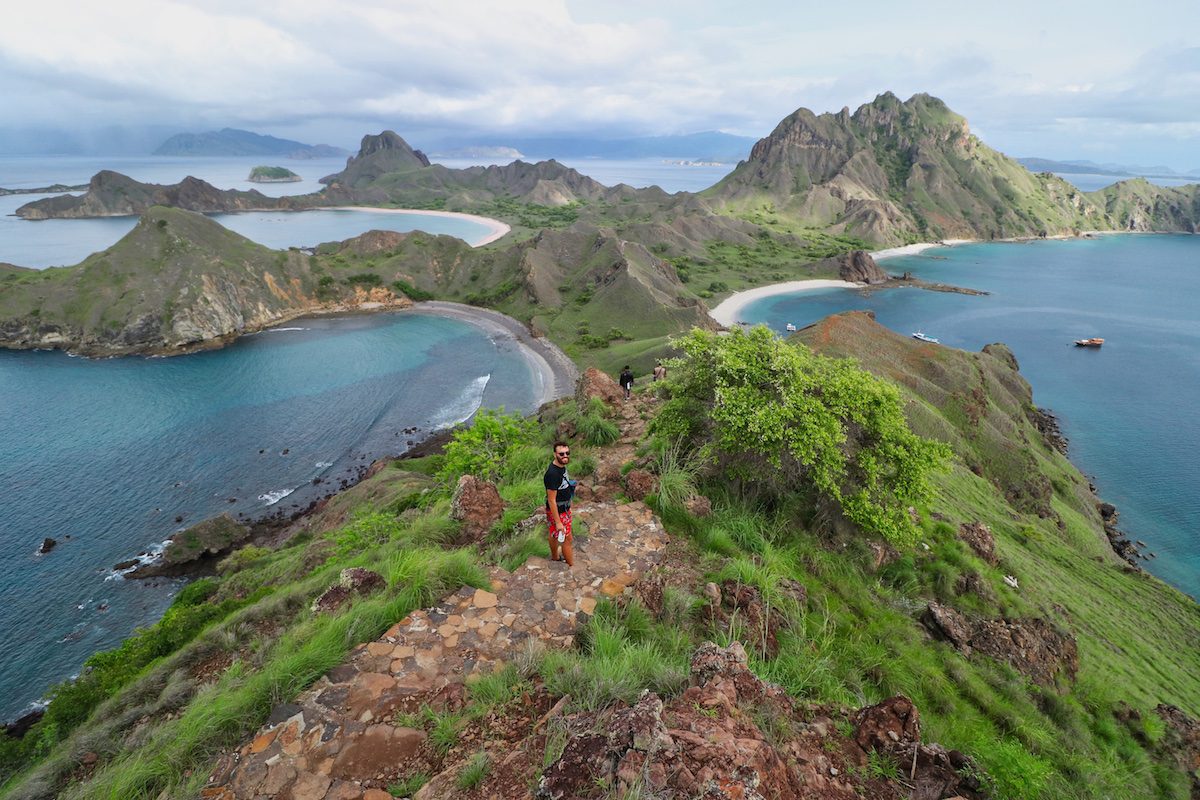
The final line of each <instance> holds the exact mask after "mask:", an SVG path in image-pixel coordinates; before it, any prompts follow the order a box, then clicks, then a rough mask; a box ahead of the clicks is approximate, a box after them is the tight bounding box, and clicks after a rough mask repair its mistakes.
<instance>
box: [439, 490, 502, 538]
mask: <svg viewBox="0 0 1200 800" xmlns="http://www.w3.org/2000/svg"><path fill="white" fill-rule="evenodd" d="M503 515H504V501H503V500H501V499H500V492H499V491H497V490H496V484H494V483H491V482H489V481H485V480H482V479H481V478H477V477H475V476H474V475H463V476H462V477H461V478H459V479H458V484H457V485H455V487H454V495H453V497H451V499H450V519H452V520H454V521H455V522H461V523H462V532H461V533H460V534H459V537H458V542H459V543H460V544H466V543H467V542H477V541H479V540H480V539H482V538H483V537H484V536H486V535H487V533H488V531H490V530H491V529H492V525H494V524H495V523H496V522H497V521H498V520H499V519H500V517H501V516H503Z"/></svg>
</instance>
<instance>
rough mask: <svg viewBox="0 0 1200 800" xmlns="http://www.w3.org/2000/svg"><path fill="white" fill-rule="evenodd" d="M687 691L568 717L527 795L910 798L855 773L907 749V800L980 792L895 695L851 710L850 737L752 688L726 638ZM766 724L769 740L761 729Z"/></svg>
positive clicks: (783, 697)
mask: <svg viewBox="0 0 1200 800" xmlns="http://www.w3.org/2000/svg"><path fill="white" fill-rule="evenodd" d="M689 684H690V685H689V687H688V688H687V689H686V690H685V691H684V692H683V693H682V694H680V695H679V696H677V697H675V698H672V699H670V700H664V699H663V698H661V697H659V696H658V695H657V694H654V693H653V692H646V693H644V694H643V695H642V697H641V699H640V700H638V702H637V703H636V704H634V705H633V706H630V707H623V708H620V707H619V708H616V709H612V710H609V711H605V712H601V713H599V714H588V713H584V714H577V715H574V716H572V717H570V718H568V719H567V720H566V721H565V722H564V727H565V728H566V729H567V730H568V732H569V734H568V736H569V738H568V740H567V743H566V746H565V747H564V749H563V752H562V755H561V756H560V757H559V758H558V759H557V760H556V761H554V763H552V764H550V765H549V766H548V767H547V768H546V769H545V771H544V773H543V774H542V778H541V780H540V782H539V784H538V787H537V790H536V792H535V794H534V796H535V797H536V798H538V800H572V799H573V798H578V797H587V796H591V794H590V792H591V790H592V788H593V787H595V786H597V785H602V786H608V787H610V788H611V789H612V790H613V791H614V792H615V793H616V796H618V797H619V796H622V795H623V794H624V793H626V792H631V791H641V792H643V793H645V795H649V796H654V797H704V798H709V797H711V798H747V799H749V798H772V797H778V798H784V797H795V798H799V797H805V798H817V797H820V798H829V799H830V800H835V799H838V798H845V799H846V800H850V798H858V797H863V796H867V797H875V798H898V797H901V796H905V797H907V796H910V795H909V794H908V791H907V790H906V789H905V788H903V787H901V786H900V785H899V783H898V782H889V781H887V780H886V779H880V778H870V777H859V776H861V775H862V774H863V773H864V772H865V770H863V767H864V766H865V765H866V763H867V761H868V753H870V752H871V751H879V752H881V753H883V754H885V755H887V756H889V757H892V758H895V759H896V760H897V761H902V762H903V763H905V764H906V765H907V764H909V763H910V762H911V761H913V758H914V751H915V756H916V758H915V761H916V768H915V770H913V772H912V773H911V774H909V773H908V772H907V771H906V778H908V779H909V780H911V781H912V782H913V783H915V786H916V787H917V789H916V792H917V793H916V794H915V795H912V796H917V797H929V798H942V797H946V798H949V797H956V796H957V797H963V798H978V797H982V796H983V795H982V794H981V792H980V790H981V785H980V783H979V781H978V779H977V778H975V777H974V776H973V775H971V774H970V773H969V768H970V764H969V762H968V760H967V759H966V757H965V756H963V755H962V754H961V753H956V752H952V751H951V752H948V751H946V750H945V749H943V748H941V747H938V746H937V745H922V744H920V743H919V737H918V714H917V710H916V708H915V707H913V705H912V703H911V702H909V701H908V700H907V699H905V698H903V697H895V698H892V699H890V700H888V701H885V702H884V703H882V704H880V705H879V706H875V707H872V708H868V709H864V710H863V711H861V712H858V714H857V715H855V716H854V719H855V720H856V721H857V724H856V726H855V727H856V730H855V735H854V737H847V736H843V735H842V734H840V733H839V732H838V730H837V726H836V724H835V723H837V722H843V723H844V722H849V720H846V719H845V718H842V717H840V714H839V712H836V711H831V710H823V709H805V708H801V707H800V706H798V705H797V704H796V703H795V701H793V700H792V699H791V698H790V697H788V696H787V694H786V693H785V692H783V690H782V689H780V688H778V687H776V686H772V685H770V684H767V683H764V682H763V681H761V680H759V679H758V678H757V677H756V676H755V675H754V674H753V673H752V672H750V670H749V669H748V668H747V666H746V653H745V651H744V650H743V649H742V647H741V645H740V644H738V643H736V642H735V643H734V644H733V645H731V646H730V647H729V648H726V649H723V648H720V647H718V646H717V645H714V644H712V643H705V644H703V645H701V646H700V648H698V649H697V650H696V652H695V654H694V656H693V658H692V664H691V676H690V679H689ZM768 722H770V723H771V727H772V731H771V734H770V735H768V734H767V733H766V732H764V730H763V727H762V726H763V725H764V724H768ZM960 770H962V771H961V772H960ZM909 780H906V781H905V783H908V782H909ZM909 785H910V786H911V785H912V784H909Z"/></svg>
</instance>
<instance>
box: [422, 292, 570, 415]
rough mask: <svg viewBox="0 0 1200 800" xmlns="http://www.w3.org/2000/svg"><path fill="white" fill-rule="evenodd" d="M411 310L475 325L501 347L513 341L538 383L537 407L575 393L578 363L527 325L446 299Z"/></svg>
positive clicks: (499, 314)
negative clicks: (532, 332)
mask: <svg viewBox="0 0 1200 800" xmlns="http://www.w3.org/2000/svg"><path fill="white" fill-rule="evenodd" d="M412 310H413V311H417V312H424V313H426V314H437V315H439V316H443V317H451V318H453V319H457V320H461V321H462V322H466V323H468V324H471V325H475V326H476V327H478V328H482V329H483V330H484V331H485V332H487V334H488V335H489V336H491V337H492V340H493V341H495V342H497V343H498V344H499V343H501V342H506V341H507V342H511V343H512V345H513V346H514V347H516V348H517V349H518V350H520V352H521V354H522V355H523V356H524V357H525V360H526V362H527V363H528V364H529V367H530V369H532V370H533V373H534V376H535V379H536V380H537V381H538V397H539V399H538V405H541V404H543V403H548V402H550V401H551V400H557V399H558V398H560V397H568V396H570V395H572V394H574V393H575V382H576V381H577V380H578V379H579V368H578V367H576V366H575V362H574V361H572V360H571V359H570V358H569V357H568V356H567V354H566V353H564V352H563V351H562V350H559V349H558V347H557V346H556V345H554V344H553V343H551V342H550V341H548V340H547V339H544V338H539V337H535V336H533V335H532V334H530V333H529V331H528V330H527V329H526V328H525V326H524V325H522V324H521V323H520V322H518V321H517V320H515V319H513V318H512V317H509V316H506V315H504V314H501V313H500V312H499V311H492V310H490V309H486V308H477V307H476V306H468V305H463V304H462V303H450V302H447V301H445V300H429V301H427V302H423V303H415V304H414V305H413V306H412Z"/></svg>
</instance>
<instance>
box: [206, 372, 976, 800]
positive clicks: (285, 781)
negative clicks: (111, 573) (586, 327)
mask: <svg viewBox="0 0 1200 800" xmlns="http://www.w3.org/2000/svg"><path fill="white" fill-rule="evenodd" d="M603 377H606V376H598V375H595V374H593V375H592V376H591V378H590V379H589V378H588V377H587V376H586V375H585V377H584V379H583V380H581V381H580V390H579V391H580V394H581V396H582V397H583V398H585V399H586V398H588V397H592V396H597V397H606V396H608V395H611V394H612V391H611V389H612V387H610V386H608V385H607V384H608V383H611V379H608V381H607V383H606V382H605V380H602V378H603ZM652 402H653V401H651V400H648V399H646V398H643V397H638V398H636V399H635V401H634V402H631V403H624V402H622V401H621V400H620V398H619V397H618V398H611V403H612V405H613V406H614V408H615V411H616V413H617V419H618V420H619V424H620V428H621V432H622V437H621V439H620V440H619V441H618V442H617V443H615V444H614V445H613V446H612V447H611V448H606V450H605V458H604V460H603V461H602V463H601V464H600V465H599V466H598V468H597V470H596V472H595V474H594V475H593V476H591V477H590V478H589V479H588V481H587V483H586V484H581V491H580V492H579V502H578V504H577V505H578V507H577V509H576V530H577V531H579V533H578V534H577V538H576V557H577V562H576V565H575V567H574V569H567V568H566V566H565V565H563V564H559V563H551V562H548V561H547V560H545V559H543V558H531V559H530V560H528V561H527V562H526V563H525V564H524V566H522V567H521V568H519V569H517V570H516V571H515V572H512V573H508V572H506V571H504V570H502V569H499V568H496V569H493V570H492V572H491V574H490V581H491V585H490V589H472V588H470V587H464V588H463V589H461V590H460V591H458V592H457V593H455V594H453V595H451V596H449V597H447V598H444V599H443V600H442V601H441V602H440V603H438V604H437V605H435V606H434V607H431V608H428V609H424V610H421V611H417V612H414V613H413V614H410V615H409V616H408V617H406V618H405V619H403V620H400V621H399V622H398V623H396V624H395V625H393V626H392V627H391V628H390V629H388V631H387V632H385V633H384V635H383V636H381V637H380V638H379V639H377V640H375V641H372V642H369V643H367V644H365V645H362V646H360V647H359V648H357V649H356V650H355V651H354V653H353V654H352V656H351V658H350V659H349V660H348V661H347V662H346V663H344V664H342V665H341V666H338V667H336V668H334V669H333V670H331V671H330V672H329V673H328V674H327V675H326V676H325V677H323V678H321V679H320V680H318V681H317V683H316V684H314V685H313V687H312V688H311V689H309V690H308V691H306V692H305V693H304V694H302V695H301V696H300V697H299V698H296V699H295V700H294V701H293V702H289V703H284V704H281V705H279V706H277V707H276V709H275V710H274V711H273V713H272V715H271V718H270V720H269V721H268V723H267V724H266V725H265V726H264V727H263V728H262V729H261V730H260V731H259V733H258V734H257V735H255V736H254V737H253V738H252V739H251V740H248V741H247V742H246V743H245V744H244V745H243V746H242V747H240V748H238V749H237V750H235V751H232V752H230V753H228V754H226V755H225V756H224V757H223V758H221V759H220V760H219V762H218V764H217V766H216V768H215V769H214V770H213V772H212V774H211V777H210V780H209V784H208V786H207V787H206V788H205V789H204V790H203V791H202V792H201V797H202V798H206V800H252V799H257V798H260V797H280V798H292V799H293V800H384V798H386V797H390V796H393V794H389V792H388V787H393V788H394V787H396V786H401V785H416V783H419V784H422V785H421V786H420V788H419V790H414V791H415V794H414V795H412V796H413V797H415V798H416V800H439V799H440V798H447V799H449V798H456V799H457V798H461V799H463V800H477V799H478V800H482V799H483V798H490V799H491V800H509V799H510V798H511V799H512V800H516V799H517V798H538V800H582V799H583V798H593V797H594V798H602V797H620V796H627V795H629V793H634V792H642V793H643V794H642V795H641V796H654V797H663V798H667V797H670V798H691V797H704V798H714V800H715V799H716V798H769V797H774V798H847V799H849V798H853V797H862V796H869V797H877V798H901V797H919V798H931V799H936V798H979V797H983V796H985V795H984V794H982V784H981V782H980V780H979V777H978V774H977V770H976V769H975V768H973V767H972V765H971V763H970V761H969V760H968V759H967V758H966V757H965V756H964V755H962V754H961V753H957V752H954V751H946V750H945V749H943V748H941V747H939V746H937V745H934V744H928V743H923V742H922V741H921V737H920V723H919V713H918V711H917V709H916V708H915V707H914V706H913V704H912V703H911V702H909V701H908V700H906V699H905V698H903V697H893V698H890V699H888V700H886V701H885V702H883V703H881V704H878V705H876V706H871V707H867V708H863V709H860V710H851V709H844V708H832V707H824V706H812V705H804V704H800V703H798V702H796V701H795V700H793V699H792V698H790V697H789V696H787V694H786V693H785V692H783V690H781V689H780V688H778V687H776V686H772V685H771V684H769V683H765V682H763V681H762V680H760V679H759V678H757V677H756V676H755V675H754V674H753V673H751V672H750V670H749V669H748V666H747V656H746V652H745V650H744V649H743V646H742V644H741V643H739V642H734V643H733V644H732V645H731V646H730V647H728V648H721V647H718V646H717V645H715V644H712V643H706V644H704V645H702V646H701V647H700V648H699V649H697V650H696V652H695V654H694V655H693V657H692V662H691V669H690V675H689V677H688V679H687V686H686V687H685V688H684V689H683V690H682V691H681V692H680V693H678V694H676V695H674V696H668V697H664V696H660V695H658V694H655V693H653V692H646V693H644V694H643V695H642V696H641V699H640V700H638V702H636V703H635V704H633V705H625V704H620V703H618V704H617V705H614V706H609V707H606V708H604V709H602V710H599V711H587V710H578V709H573V707H572V705H571V702H570V700H571V698H570V697H569V696H556V695H554V694H552V693H550V692H548V691H547V690H546V689H545V688H544V687H543V686H540V685H538V684H537V683H536V682H535V683H534V684H533V687H532V689H531V690H530V691H529V692H527V693H525V694H523V695H522V696H520V697H518V698H515V699H514V700H512V701H510V702H509V703H507V704H506V705H505V706H503V707H502V708H497V709H493V710H492V711H490V712H488V713H487V714H485V715H483V716H471V715H467V716H466V717H465V720H466V722H465V723H464V727H463V728H462V729H460V730H459V731H458V733H457V735H456V738H455V740H454V743H453V744H451V745H450V746H449V747H448V748H447V747H445V746H443V745H440V744H439V743H438V742H436V741H434V740H433V739H431V734H430V732H429V731H427V730H426V729H425V728H424V727H423V726H422V725H420V724H418V722H417V721H418V720H419V719H420V718H421V714H422V713H436V714H460V713H463V712H464V710H465V709H466V708H467V707H468V705H469V703H470V696H471V688H470V687H471V685H472V681H474V680H476V679H477V678H478V677H479V676H482V675H488V674H495V673H496V672H497V671H499V670H501V669H503V668H504V667H505V665H513V666H515V667H516V668H518V669H524V668H525V667H523V666H522V665H523V664H527V663H528V659H529V658H531V657H532V656H533V655H534V654H536V653H538V652H539V651H542V650H545V649H547V648H549V649H553V648H570V647H572V646H573V645H574V644H575V634H576V632H577V626H578V625H579V624H581V623H584V622H586V621H587V620H588V619H589V617H590V615H591V614H592V613H593V611H594V610H595V608H596V604H597V601H598V600H601V599H605V598H607V599H610V600H612V601H614V602H616V603H617V604H623V603H626V602H628V601H629V600H631V599H632V598H634V597H637V598H638V599H640V600H642V601H643V602H645V603H646V606H647V607H648V608H649V609H650V610H651V611H652V613H662V605H661V598H662V591H663V585H664V583H663V582H664V580H667V581H676V582H677V581H684V582H687V581H691V580H695V578H696V573H695V571H694V568H690V567H688V566H687V565H686V557H685V558H684V563H682V564H680V565H679V566H678V567H676V566H674V565H673V566H671V567H670V568H668V567H667V566H666V562H667V561H671V562H672V563H673V564H674V562H675V561H676V560H677V559H679V556H677V555H676V556H672V555H670V553H671V549H672V547H673V545H672V543H671V541H670V539H669V537H668V536H667V534H666V532H665V530H664V529H663V527H662V525H661V523H660V522H659V521H658V520H657V518H656V516H655V515H654V513H653V512H652V511H651V510H650V509H649V508H647V507H646V506H645V505H644V504H642V503H640V502H636V501H635V502H614V501H613V500H611V499H602V498H606V497H613V496H614V495H615V493H616V492H617V491H619V490H620V488H621V482H622V480H621V476H620V473H619V471H616V470H614V469H612V468H611V465H612V464H614V463H621V462H622V461H623V460H625V459H627V458H629V457H632V456H633V455H634V445H635V443H636V442H637V440H638V439H639V438H640V437H641V435H642V432H643V430H644V424H645V423H644V420H643V419H642V417H643V415H644V412H645V411H646V410H647V404H648V403H652ZM626 479H627V478H626ZM476 483H477V482H475V483H471V486H472V488H471V489H469V490H468V489H466V488H465V487H464V488H463V489H462V490H461V492H460V493H467V492H478V491H480V487H479V486H477V485H476ZM614 484H615V486H614ZM468 505H471V504H468ZM461 515H462V516H464V517H466V516H470V514H466V513H464V514H461ZM485 516H486V513H485ZM360 572H365V571H360ZM368 578H369V576H363V575H358V576H350V577H347V576H345V575H343V580H342V582H341V583H340V584H338V585H335V586H333V587H331V588H330V590H329V592H327V593H326V594H330V593H336V594H337V598H336V599H337V602H339V603H340V602H344V600H343V599H341V598H348V597H349V596H350V594H351V592H352V591H354V590H352V589H351V588H349V587H350V585H351V584H355V582H357V583H356V584H355V585H363V583H364V582H366V581H367V580H368ZM746 588H748V587H742V586H739V585H736V584H729V585H726V586H725V587H723V588H718V587H715V586H713V587H711V589H707V590H706V593H708V594H710V597H712V598H713V599H712V606H711V608H712V612H713V613H715V614H721V613H728V612H726V611H723V610H722V609H729V610H731V611H734V613H742V614H747V613H749V614H754V613H758V614H760V615H762V619H764V620H766V619H768V618H769V617H770V612H768V611H766V610H765V608H764V606H763V604H762V603H761V601H759V600H758V598H757V596H756V595H755V594H754V593H753V591H751V592H750V593H746V592H745V591H744V589H746ZM366 591H369V585H368V588H367V589H366ZM795 591H796V592H797V594H798V596H799V598H800V600H801V601H803V587H802V586H799V585H798V584H797V586H796V587H795ZM656 598H657V599H656ZM330 602H333V601H332V600H331V601H330ZM326 605H328V604H326ZM324 608H325V606H320V605H318V606H314V609H315V610H318V611H323V610H324ZM769 627H770V626H769V625H765V626H764V628H769ZM749 644H750V645H751V646H753V647H756V648H757V647H762V646H764V642H762V641H751V642H750V643H749ZM423 709H427V710H428V711H423ZM418 712H420V713H418ZM481 754H482V755H481ZM481 760H482V762H483V763H486V764H487V765H489V767H488V768H487V769H486V770H485V774H484V776H483V777H482V778H481V779H480V781H479V782H478V783H477V785H474V786H464V782H463V780H462V778H461V776H462V774H463V773H464V771H465V770H467V769H469V768H470V767H471V765H472V764H473V763H476V762H480V761H481ZM881 760H886V761H887V762H889V763H893V764H896V765H898V766H896V767H894V768H891V769H890V770H889V771H888V773H887V774H884V773H881V772H879V771H878V770H876V771H872V769H871V767H870V765H871V764H877V763H882V761H881ZM418 774H420V775H422V776H424V777H423V779H422V780H421V781H417V782H415V783H414V784H409V783H407V781H408V780H409V779H410V778H412V777H413V776H415V775H418ZM889 775H891V776H893V777H889ZM901 775H902V776H903V777H901Z"/></svg>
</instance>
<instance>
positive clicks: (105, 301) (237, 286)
mask: <svg viewBox="0 0 1200 800" xmlns="http://www.w3.org/2000/svg"><path fill="white" fill-rule="evenodd" d="M311 267H312V265H311V261H310V258H309V257H308V256H306V255H304V254H302V253H299V252H297V251H288V252H280V251H276V250H271V249H269V248H266V247H263V246H262V245H259V244H256V243H254V242H252V241H250V240H249V239H246V238H245V237H242V236H239V235H238V234H236V233H233V232H232V231H229V230H226V229H225V228H223V227H221V226H220V225H218V224H217V223H216V222H213V221H212V220H210V219H208V218H207V217H204V216H202V215H200V214H194V213H192V212H188V211H181V210H179V209H175V208H165V207H155V208H152V209H151V210H150V211H149V212H148V213H147V214H145V215H144V216H143V217H142V219H141V220H140V221H139V222H138V224H137V226H136V227H135V228H134V229H133V230H132V231H130V232H129V233H128V234H127V235H126V236H124V237H123V238H122V239H121V240H120V241H118V242H117V243H116V244H114V245H113V246H112V247H110V248H109V249H107V250H105V251H102V252H99V253H95V254H93V255H91V256H89V257H88V258H87V259H86V260H84V261H83V262H82V263H81V264H79V265H78V266H75V267H63V268H55V269H47V270H41V271H20V272H9V273H7V274H0V335H2V336H3V338H4V340H5V343H6V344H7V345H8V346H10V347H11V346H17V347H69V348H70V349H73V350H76V351H79V352H83V353H98V354H99V353H102V354H107V355H112V354H119V353H123V352H156V351H162V350H171V349H186V348H187V347H189V346H192V345H211V344H213V343H215V342H216V341H220V340H222V339H223V338H224V337H229V336H236V335H237V334H240V333H244V332H247V331H251V330H256V329H258V328H261V327H263V326H265V325H268V324H270V323H271V322H275V321H277V320H279V319H281V318H283V317H285V316H286V315H288V314H291V313H295V311H296V310H297V309H300V308H303V307H305V306H307V305H312V304H313V303H314V301H313V300H312V299H311V298H312V295H313V293H314V291H315V289H316V279H315V278H314V276H313V274H312V270H311Z"/></svg>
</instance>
